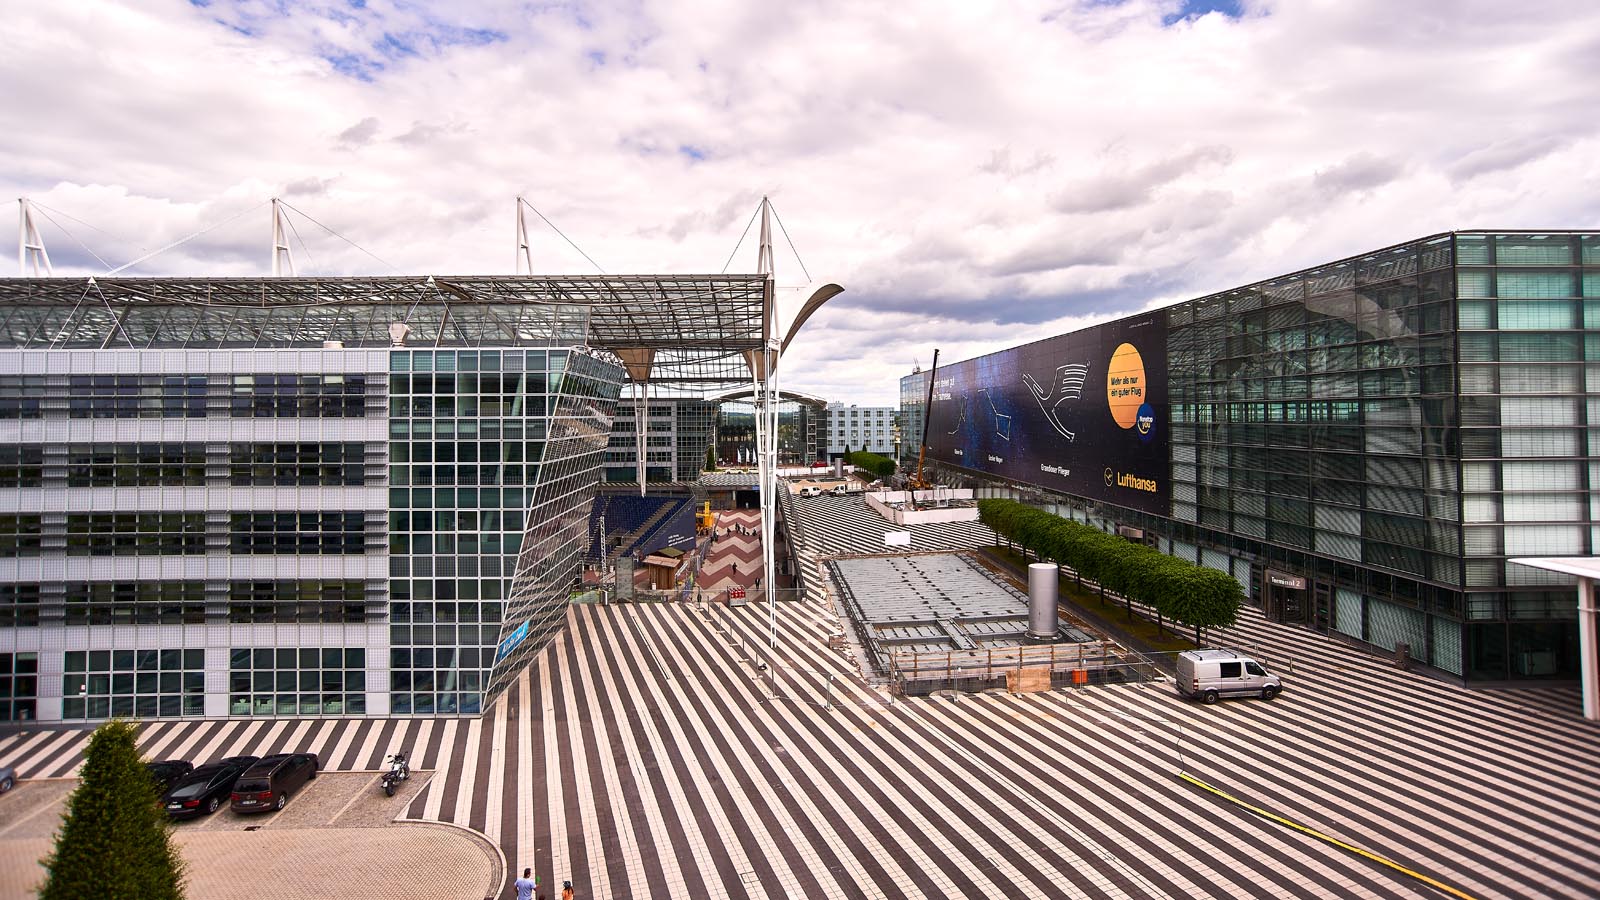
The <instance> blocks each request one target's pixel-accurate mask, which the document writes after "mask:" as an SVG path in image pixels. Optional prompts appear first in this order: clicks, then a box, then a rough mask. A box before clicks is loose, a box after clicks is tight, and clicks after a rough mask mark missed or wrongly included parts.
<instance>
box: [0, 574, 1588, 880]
mask: <svg viewBox="0 0 1600 900" xmlns="http://www.w3.org/2000/svg"><path fill="white" fill-rule="evenodd" d="M778 614H779V617H780V623H781V628H780V632H779V646H778V648H777V650H776V651H775V652H773V653H772V654H771V656H770V657H767V656H763V651H764V650H765V637H766V630H765V629H766V621H767V620H766V611H765V610H764V609H762V608H761V607H760V605H758V604H752V605H751V606H749V607H745V608H742V609H734V610H729V609H726V608H723V607H720V606H712V607H710V608H708V609H705V610H699V609H697V608H695V607H694V606H692V605H676V604H649V605H626V606H580V607H575V608H574V609H573V610H572V612H571V616H570V619H569V627H568V628H567V630H566V632H565V633H564V635H563V636H562V637H561V638H560V639H558V640H557V641H556V642H555V643H553V644H552V645H551V646H550V647H549V648H548V649H547V650H546V651H545V653H544V654H543V656H542V657H541V658H540V659H539V661H538V663H537V664H536V665H535V666H534V667H532V668H531V669H530V670H529V671H528V672H526V673H525V674H524V675H523V677H522V678H521V679H520V680H519V681H518V682H517V683H516V684H515V685H514V687H513V688H512V689H511V691H510V692H509V693H508V695H507V696H506V697H505V698H504V699H503V700H502V702H500V703H497V704H496V705H495V707H494V708H493V709H492V710H491V711H490V712H489V713H488V714H486V715H485V716H484V717H483V718H482V719H387V720H381V719H374V720H351V719H342V720H276V721H218V722H157V723H152V724H149V725H147V726H146V727H145V729H144V731H143V732H142V734H141V739H140V742H141V746H142V747H143V748H144V749H145V750H146V752H148V753H149V754H150V755H151V756H152V757H167V756H171V757H184V758H190V759H205V758H211V757H213V756H220V755H223V754H232V753H242V752H252V753H257V754H260V753H264V752H270V751H272V750H280V749H310V750H314V751H316V752H319V753H322V754H323V755H324V756H325V757H326V758H327V759H328V761H329V765H328V768H341V769H364V768H377V767H378V766H379V764H380V763H381V758H382V756H383V755H384V754H385V753H387V752H389V751H390V750H392V749H395V748H407V749H409V750H411V752H413V754H414V755H415V757H416V758H417V759H418V760H419V765H420V767H421V768H428V769H437V770H439V774H438V775H437V776H436V777H435V778H434V780H433V781H431V782H430V783H429V785H428V786H427V788H426V789H425V790H424V791H423V792H422V793H421V794H419V795H418V796H417V797H416V798H415V799H414V800H413V801H412V802H411V803H410V805H409V807H408V808H407V809H406V814H408V815H410V816H414V817H419V818H427V819H438V820H443V821H449V822H454V823H458V824H461V825H466V826H468V827H471V828H475V829H477V830H479V831H482V832H484V833H485V834H487V835H489V836H490V838H491V839H493V840H495V841H497V842H499V844H500V845H501V846H502V847H503V848H504V850H505V852H506V855H507V860H508V863H509V864H510V865H511V866H512V867H514V868H516V869H520V868H521V867H523V866H532V867H534V869H535V870H536V871H537V872H538V874H539V876H540V881H541V883H544V884H559V883H560V881H561V880H564V879H571V880H572V881H573V882H574V884H575V886H577V888H578V896H580V897H607V898H626V897H664V898H684V900H688V898H701V897H737V898H758V897H771V898H780V897H875V898H876V897H882V898H915V897H996V898H998V897H1042V898H1043V897H1048V898H1055V897H1093V898H1100V897H1172V898H1187V897H1216V898H1231V897H1414V896H1416V895H1417V894H1419V893H1422V894H1427V893H1429V892H1428V891H1426V890H1422V889H1420V888H1419V887H1418V886H1417V885H1416V884H1415V882H1412V881H1410V880H1409V879H1407V878H1406V877H1405V876H1402V875H1400V874H1398V873H1395V872H1393V871H1391V870H1389V869H1386V868H1382V867H1379V866H1376V865H1374V864H1372V863H1370V862H1368V861H1366V860H1364V859H1362V858H1360V857H1356V856H1353V855H1351V854H1349V853H1346V852H1344V851H1341V850H1338V849H1335V848H1333V847H1331V846H1329V845H1327V844H1324V843H1322V842H1319V841H1316V840H1313V839H1310V838H1307V837H1305V836H1303V835H1301V834H1299V833H1297V832H1294V831H1291V830H1288V829H1286V828H1284V827H1282V826H1279V825H1275V824H1272V823H1270V822H1267V821H1266V820H1263V819H1260V818H1257V817H1254V816H1252V815H1250V814H1248V813H1245V812H1243V811H1241V810H1240V809H1238V808H1237V807H1234V806H1232V805H1229V804H1227V803H1225V802H1222V801H1219V800H1217V799H1216V798H1214V797H1212V796H1210V795H1208V794H1203V793H1201V792H1199V791H1197V790H1196V789H1194V788H1193V787H1191V786H1190V785H1188V784H1186V783H1185V782H1183V781H1181V780H1179V779H1178V778H1177V777H1176V776H1177V773H1178V772H1179V771H1187V772H1189V773H1191V774H1193V775H1195V776H1197V777H1199V778H1201V779H1203V780H1205V781H1206V782H1208V783H1210V784H1212V785H1214V786H1216V787H1218V788H1220V789H1222V790H1224V791H1227V792H1229V793H1231V794H1233V795H1235V796H1238V797H1240V798H1242V799H1245V800H1247V801H1249V802H1251V803H1253V804H1256V805H1258V806H1261V807H1264V808H1266V809H1269V810H1271V811H1273V812H1275V813H1278V814H1280V815H1283V816H1286V817H1288V818H1291V819H1293V820H1296V821H1298V822H1301V823H1303V824H1305V825H1308V826H1310V827H1313V828H1316V829H1318V830H1320V831H1323V832H1326V833H1328V834H1330V835H1334V836H1336V837H1338V838H1340V839H1343V840H1345V841H1348V842H1350V843H1352V844H1355V845H1357V846H1360V847H1362V848H1365V849H1367V850H1369V851H1372V852H1374V853H1377V854H1380V855H1383V856H1385V857H1388V858H1391V859H1393V860H1395V861H1396V862H1398V863H1400V864H1403V865H1405V866H1407V867H1409V868H1412V869H1414V870H1417V871H1419V872H1422V873H1425V874H1427V875H1430V876H1432V877H1435V878H1438V879H1440V880H1441V881H1443V882H1445V883H1447V884H1450V885H1452V886H1454V887H1455V888H1457V889H1459V890H1461V891H1463V892H1464V893H1466V894H1468V895H1470V896H1473V897H1480V898H1488V897H1507V898H1510V897H1518V898H1520V897H1592V896H1597V895H1600V859H1597V857H1596V852H1595V836H1596V835H1597V834H1600V755H1597V754H1596V753H1595V748H1596V747H1597V746H1600V728H1597V727H1596V726H1595V724H1594V723H1589V722H1585V721H1583V720H1582V719H1580V718H1578V717H1577V715H1576V711H1577V707H1578V700H1577V696H1576V692H1575V690H1572V689H1566V688H1551V689H1533V690H1519V691H1481V690H1479V691H1468V690H1463V689H1460V688H1456V687H1453V686H1450V685H1446V684H1442V683H1439V682H1436V681H1433V680H1430V679H1428V678H1425V677H1422V676H1419V675H1415V674H1412V673H1407V672H1402V671H1399V670H1397V669H1395V668H1393V667H1392V666H1391V665H1389V664H1387V663H1384V662H1382V661H1379V660H1375V659H1372V658H1369V657H1366V656H1364V655H1362V654H1360V653H1359V652H1357V651H1354V650H1351V649H1349V648H1346V647H1344V646H1342V645H1340V644H1338V643H1336V642H1333V641H1331V640H1328V639H1326V638H1323V637H1321V636H1318V635H1314V634H1311V633H1309V632H1306V631H1304V630H1300V629H1295V628H1289V627H1285V626H1279V625H1274V624H1271V623H1268V622H1266V621H1264V620H1263V619H1261V617H1260V616H1259V615H1257V614H1255V613H1253V612H1252V611H1247V613H1246V616H1245V618H1244V620H1243V621H1242V623H1241V624H1240V625H1239V626H1238V627H1237V628H1235V629H1232V630H1230V631H1229V632H1227V633H1226V634H1224V635H1222V642H1224V643H1227V644H1230V645H1235V646H1242V647H1248V648H1250V649H1251V650H1252V651H1253V652H1255V653H1257V654H1259V655H1261V656H1262V657H1263V658H1264V659H1265V660H1266V661H1267V662H1268V663H1269V665H1271V666H1272V667H1274V668H1275V669H1277V670H1278V671H1280V672H1282V673H1283V674H1285V676H1286V691H1285V693H1284V695H1283V696H1282V697H1280V698H1279V699H1277V700H1275V701H1273V702H1271V703H1266V702H1261V701H1232V702H1226V703H1222V704H1219V705H1217V706H1212V707H1206V706H1199V705H1194V704H1190V703H1187V702H1184V701H1182V700H1180V699H1179V698H1177V697H1176V696H1175V695H1174V694H1173V692H1172V690H1171V687H1170V685H1161V684H1157V685H1145V686H1113V687H1097V688H1086V689H1082V690H1075V691H1074V690H1063V691H1056V692H1051V693H1044V694H1030V695H1018V696H1010V695H1003V694H1000V695H976V696H964V697H961V698H960V699H957V700H952V699H948V698H926V699H917V700H911V701H896V702H892V703H891V702H890V701H889V698H887V697H886V696H885V695H883V694H880V693H879V692H877V691H875V690H873V689H872V688H870V687H869V686H867V685H866V684H864V683H863V682H862V681H861V680H860V678H859V677H858V676H857V674H856V673H854V672H853V671H851V670H850V668H849V665H848V663H847V661H846V659H845V657H844V656H842V655H841V654H839V653H837V652H834V651H829V650H827V649H826V647H825V638H826V636H827V635H828V634H829V633H831V632H832V631H833V630H835V629H836V628H837V623H836V622H835V621H833V619H832V616H831V613H829V612H828V611H826V609H825V608H823V607H821V606H818V605H816V604H810V603H786V604H780V606H779V608H778ZM763 662H765V663H767V664H769V665H771V666H772V668H771V669H770V670H769V671H771V672H773V673H775V677H773V678H772V679H771V680H768V679H767V678H765V677H763V673H762V672H761V670H760V669H759V668H758V666H759V665H760V664H762V663H763ZM1291 673H1292V674H1291ZM83 735H84V732H82V731H70V730H69V731H48V730H44V731H31V732H29V731H24V732H21V733H16V734H11V735H10V736H8V737H6V738H4V739H3V742H0V761H3V762H6V763H8V764H16V765H18V766H19V768H20V769H21V774H22V775H23V777H37V776H40V775H63V774H68V773H70V772H71V771H72V769H73V768H74V766H75V765H76V764H77V762H78V760H79V758H80V754H81V750H82V746H81V745H82V738H83ZM506 896H509V894H507V895H506Z"/></svg>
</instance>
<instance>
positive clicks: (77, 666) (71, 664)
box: [61, 648, 206, 719]
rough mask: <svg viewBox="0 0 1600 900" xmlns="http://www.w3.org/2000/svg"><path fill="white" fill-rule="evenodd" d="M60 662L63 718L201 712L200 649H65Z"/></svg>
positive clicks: (203, 658)
mask: <svg viewBox="0 0 1600 900" xmlns="http://www.w3.org/2000/svg"><path fill="white" fill-rule="evenodd" d="M65 663H66V666H65V668H66V674H64V675H63V676H62V679H61V685H62V692H61V695H62V697H63V699H62V701H61V717H62V718H63V719H107V718H111V717H113V716H115V717H118V718H133V717H138V718H150V717H154V716H174V717H175V716H203V715H205V711H206V710H205V705H206V696H205V695H206V672H205V668H206V652H205V651H204V650H198V649H181V648H176V649H164V650H68V651H67V653H66V657H65Z"/></svg>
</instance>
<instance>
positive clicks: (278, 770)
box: [229, 753, 318, 813]
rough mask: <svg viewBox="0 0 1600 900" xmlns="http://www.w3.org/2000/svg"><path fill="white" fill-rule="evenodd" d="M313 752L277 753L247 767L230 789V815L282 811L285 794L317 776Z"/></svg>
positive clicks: (291, 792) (315, 758)
mask: <svg viewBox="0 0 1600 900" xmlns="http://www.w3.org/2000/svg"><path fill="white" fill-rule="evenodd" d="M317 763H318V760H317V755H316V754H315V753H279V754H277V755H276V756H268V757H265V758H263V759H261V760H260V761H258V762H257V763H256V764H255V765H253V766H251V767H250V771H248V772H245V773H244V775H242V776H240V778H239V781H238V783H236V784H235V785H234V786H233V797H232V800H231V802H230V803H229V805H230V806H232V807H233V811H234V812H241V813H250V812H267V811H270V810H278V809H283V807H284V804H286V803H288V802H289V795H290V794H293V793H294V792H295V791H298V790H299V789H300V788H301V787H303V786H304V785H305V783H306V782H308V781H310V780H311V779H313V778H315V777H317Z"/></svg>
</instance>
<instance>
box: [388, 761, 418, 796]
mask: <svg viewBox="0 0 1600 900" xmlns="http://www.w3.org/2000/svg"><path fill="white" fill-rule="evenodd" d="M388 759H389V771H387V772H385V773H383V793H384V794H385V795H386V796H389V797H393V796H394V792H395V791H396V790H398V789H399V787H400V782H402V781H405V780H406V779H407V778H409V777H411V766H410V764H409V763H407V762H406V755H405V754H404V753H396V754H394V755H393V756H390V757H388Z"/></svg>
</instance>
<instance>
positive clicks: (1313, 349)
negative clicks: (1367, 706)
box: [900, 231, 1600, 683]
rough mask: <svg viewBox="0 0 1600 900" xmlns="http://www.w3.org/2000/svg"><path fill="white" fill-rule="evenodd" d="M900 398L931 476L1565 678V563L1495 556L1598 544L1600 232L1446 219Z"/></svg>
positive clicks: (1334, 627)
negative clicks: (1443, 228)
mask: <svg viewBox="0 0 1600 900" xmlns="http://www.w3.org/2000/svg"><path fill="white" fill-rule="evenodd" d="M930 375H931V377H932V378H933V379H934V385H933V401H932V403H931V404H928V403H927V401H926V397H927V392H928V387H929V384H928V379H929V377H930ZM900 386H901V391H900V395H901V398H902V406H903V409H902V413H903V414H904V415H905V416H906V420H907V421H909V422H920V421H921V416H922V415H923V413H924V411H925V410H926V411H928V412H929V413H930V425H929V429H928V430H929V440H928V444H929V450H928V454H929V459H930V461H935V462H937V463H938V466H939V469H940V473H941V477H942V478H943V479H944V480H946V481H950V482H954V483H964V484H969V485H977V486H981V487H984V488H986V489H988V490H990V491H992V492H995V493H1002V494H1007V495H1010V496H1018V497H1021V498H1023V499H1027V500H1030V501H1031V502H1036V503H1038V504H1040V505H1043V506H1046V507H1047V508H1052V509H1054V510H1055V511H1057V512H1058V513H1059V514H1061V515H1065V516H1071V517H1074V518H1076V519H1078V520H1080V521H1090V522H1095V523H1097V524H1100V525H1102V526H1103V527H1105V528H1108V529H1113V528H1114V529H1116V530H1117V531H1118V532H1119V533H1121V534H1123V535H1125V536H1128V537H1129V538H1130V539H1133V540H1141V541H1144V542H1147V543H1149V544H1151V545H1154V546H1156V547H1159V548H1160V549H1161V550H1163V551H1165V552H1168V553H1171V554H1174V555H1177V556H1180V557H1183V558H1185V559H1189V560H1193V561H1195V562H1197V563H1200V564H1203V565H1207V566H1211V567H1213V568H1216V569H1220V570H1223V571H1226V572H1229V573H1231V574H1232V575H1233V576H1235V577H1236V578H1237V579H1238V580H1239V582H1240V583H1241V584H1242V585H1243V586H1244V587H1245V590H1246V593H1247V595H1248V596H1249V598H1250V599H1251V601H1252V602H1253V603H1254V604H1256V605H1258V606H1260V607H1261V608H1262V609H1263V610H1264V611H1265V613H1266V614H1267V615H1268V616H1269V617H1271V618H1273V619H1275V620H1279V621H1284V622H1294V623H1301V624H1304V625H1306V626H1308V627H1311V628H1314V629H1317V630H1319V631H1322V632H1325V633H1329V634H1337V635H1342V636H1344V637H1345V638H1347V639H1348V640H1350V641H1352V642H1357V643H1359V644H1362V645H1366V646H1368V647H1369V648H1372V649H1376V650H1379V651H1383V652H1386V653H1396V652H1398V653H1404V654H1406V655H1407V656H1408V657H1409V658H1410V659H1411V660H1413V661H1415V662H1417V663H1420V664H1423V665H1426V666H1429V667H1431V668H1432V669H1433V670H1435V671H1436V672H1438V673H1441V674H1443V675H1446V676H1448V677H1452V678H1455V679H1460V680H1462V681H1465V682H1473V683H1497V682H1528V681H1537V680H1550V679H1574V678H1577V677H1578V676H1579V672H1580V666H1581V665H1583V662H1582V661H1581V656H1582V653H1581V652H1580V643H1582V642H1581V641H1580V629H1579V611H1578V604H1577V603H1576V602H1575V599H1576V596H1577V594H1576V592H1575V590H1574V587H1573V585H1574V576H1572V575H1570V574H1563V573H1561V572H1556V571H1547V570H1544V569H1538V568H1533V567H1530V566H1526V565H1522V564H1519V563H1517V562H1514V561H1513V560H1514V559H1516V558H1518V557H1582V556H1591V555H1594V554H1595V552H1596V550H1597V549H1600V500H1597V499H1596V496H1597V495H1596V493H1595V487H1596V485H1600V234H1594V233H1559V232H1538V233H1524V232H1516V233H1511V232H1478V231H1472V232H1465V231H1464V232H1454V233H1447V234H1437V235H1433V236H1430V237H1426V238H1421V239H1419V240H1415V241H1412V242H1409V243H1406V244H1402V245H1399V246H1395V247H1388V248H1384V249H1381V250H1375V251H1372V252H1370V253H1363V254H1360V255H1358V256H1353V257H1350V258H1348V259H1343V260H1339V261H1337V262H1331V263H1328V264H1327V265H1322V266H1317V267H1315V268H1312V269H1307V270H1304V271H1300V272H1295V273H1293V274H1290V275H1285V276H1283V277H1280V278H1274V279H1271V280H1269V281H1263V282H1259V283H1256V284H1250V285H1246V286H1244V287H1239V288H1235V289H1233V290H1228V291H1223V292H1220V293H1216V294H1211V295H1209V296H1205V297H1200V298H1198V299H1194V300H1190V301H1188V302H1184V303H1179V304H1177V305H1175V306H1171V307H1168V308H1165V309H1161V310H1157V311H1153V312H1147V313H1143V314H1140V315H1138V316H1132V317H1129V318H1125V319H1121V320H1118V321H1115V322H1111V323H1107V324H1105V325H1101V326H1097V327H1095V328H1091V329H1086V330H1084V331H1080V332H1074V333H1072V334H1068V335H1061V336H1058V337H1054V338H1049V339H1047V340H1043V341H1037V342H1035V343H1032V344H1027V345H1023V346H1019V347H1016V348H1013V349H1010V350H1006V351H1002V352H1000V353H995V354H991V355H989V356H985V357H981V358H979V359H975V360H968V361H965V362H961V363H956V364H953V365H949V366H945V365H941V366H940V367H939V368H938V370H937V372H935V373H928V372H922V373H917V374H913V375H910V376H907V377H906V378H904V379H902V381H901V385H900ZM1591 416H1594V417H1596V421H1595V422H1593V423H1591V422H1590V421H1589V419H1590V417H1591ZM912 440H913V441H915V440H916V438H913V439H912ZM912 452H913V453H914V452H915V448H913V449H912ZM1587 615H1588V617H1589V618H1588V619H1587V620H1586V621H1587V622H1588V625H1587V628H1588V630H1589V631H1590V632H1591V636H1590V640H1591V641H1592V640H1593V635H1592V632H1593V630H1594V625H1593V616H1594V613H1593V611H1592V610H1591V611H1589V612H1588V613H1587ZM1592 653H1593V651H1592V650H1591V651H1590V654H1591V655H1590V656H1589V662H1588V665H1589V666H1590V667H1592V666H1593V665H1594V662H1593V659H1594V657H1593V655H1592ZM1594 681H1595V678H1594V676H1593V673H1592V672H1591V673H1589V675H1588V677H1587V678H1586V683H1592V682H1594Z"/></svg>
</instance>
